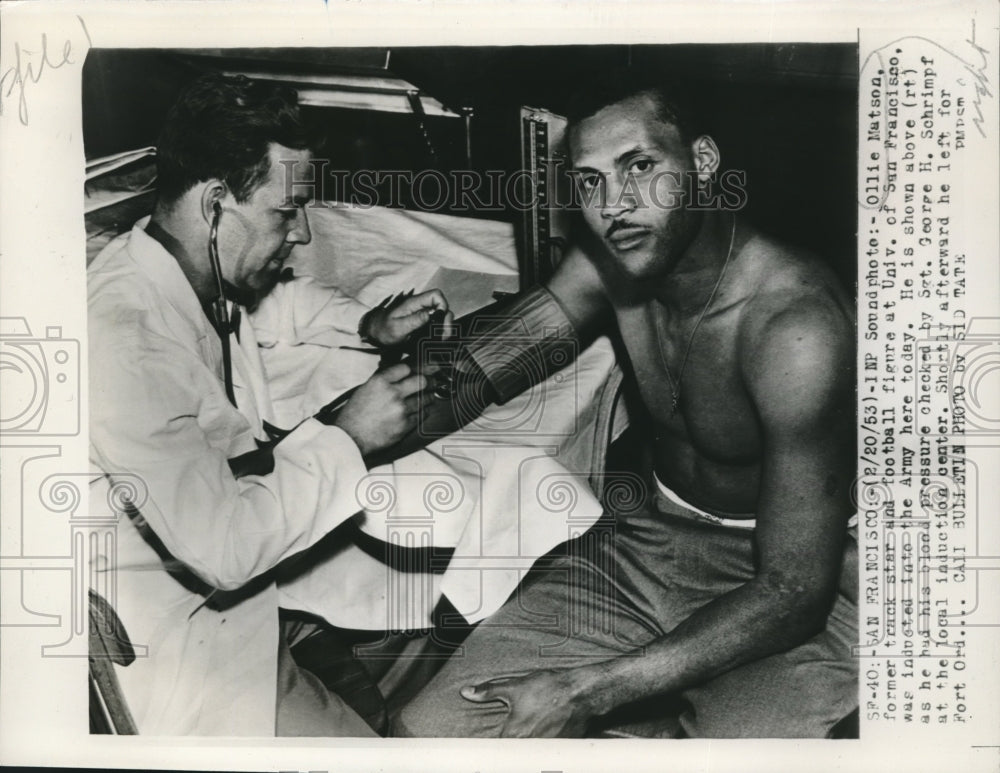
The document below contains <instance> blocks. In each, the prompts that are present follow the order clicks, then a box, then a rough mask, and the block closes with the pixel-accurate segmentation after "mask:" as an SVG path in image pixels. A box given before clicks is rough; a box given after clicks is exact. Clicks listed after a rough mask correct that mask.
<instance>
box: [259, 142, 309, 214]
mask: <svg viewBox="0 0 1000 773" xmlns="http://www.w3.org/2000/svg"><path fill="white" fill-rule="evenodd" d="M268 155H269V157H270V159H271V170H270V172H269V174H268V178H267V181H266V183H265V185H264V186H262V187H264V188H267V189H268V192H269V193H271V194H273V195H277V196H280V197H281V198H283V199H287V200H288V201H292V200H293V199H294V200H295V201H297V202H300V203H304V202H307V201H309V200H310V199H311V198H312V196H313V194H314V192H315V190H316V188H317V185H318V183H317V182H316V176H315V175H316V171H317V170H316V169H315V168H314V165H313V163H312V159H313V155H312V152H311V151H309V150H298V149H295V148H286V147H284V146H283V145H278V144H276V143H271V146H270V149H269V152H268Z"/></svg>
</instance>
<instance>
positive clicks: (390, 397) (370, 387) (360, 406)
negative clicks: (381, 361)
mask: <svg viewBox="0 0 1000 773" xmlns="http://www.w3.org/2000/svg"><path fill="white" fill-rule="evenodd" d="M426 388H427V378H426V377H425V376H422V375H420V374H416V373H413V372H412V371H411V370H410V366H409V365H406V364H403V363H401V364H399V365H393V366H392V367H391V368H386V369H385V370H380V371H379V372H378V373H376V374H375V375H374V376H372V377H371V378H370V379H368V381H366V382H365V383H364V384H362V385H361V386H359V387H358V388H357V389H356V390H355V392H354V394H352V395H351V398H350V399H349V400H348V401H347V403H346V404H345V405H344V407H343V408H341V409H340V413H339V414H337V419H336V421H335V422H334V424H335V426H337V427H340V428H341V429H342V430H344V432H346V433H347V434H348V435H350V436H351V438H352V439H353V440H354V442H355V443H357V446H358V448H359V449H360V450H361V453H362V455H368V454H370V453H372V452H374V451H379V450H381V449H383V448H386V447H388V446H391V445H392V444H393V443H397V442H399V440H401V439H402V438H403V437H404V436H405V435H406V434H407V433H408V432H409V431H410V430H412V429H413V428H414V427H415V426H416V424H417V418H418V415H419V413H420V410H421V397H420V396H419V395H418V394H417V393H418V392H420V391H422V390H424V389H426ZM429 402H430V398H429V397H428V398H426V400H425V401H424V404H425V405H427V404H429Z"/></svg>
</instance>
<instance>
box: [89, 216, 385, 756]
mask: <svg viewBox="0 0 1000 773" xmlns="http://www.w3.org/2000/svg"><path fill="white" fill-rule="evenodd" d="M144 225H145V223H141V224H140V225H137V226H136V227H135V228H134V229H133V230H132V232H131V233H130V234H127V235H123V236H122V237H119V238H118V239H116V240H115V241H114V242H112V243H111V244H109V245H108V246H107V247H106V248H105V249H104V251H102V253H101V254H100V255H99V256H98V257H97V258H96V259H95V261H94V262H93V264H92V265H91V266H90V268H89V270H88V291H89V347H90V356H89V372H90V450H91V460H92V463H93V464H95V465H96V467H97V468H98V469H99V470H100V471H102V472H104V473H106V474H108V475H110V477H111V479H112V480H114V477H115V473H130V474H132V475H135V476H138V477H139V478H140V479H141V481H142V482H143V484H144V488H145V491H140V492H139V494H138V495H137V499H138V501H137V503H136V504H137V505H138V507H139V510H140V512H141V516H142V517H141V518H140V519H136V520H130V519H129V518H127V517H122V518H121V520H120V523H119V527H118V530H117V535H118V536H117V548H116V549H114V550H112V549H111V548H110V547H107V548H106V549H103V551H102V555H99V556H98V557H97V559H96V560H95V562H94V569H95V570H97V571H109V570H115V571H116V581H115V583H114V585H115V586H116V594H115V596H116V597H115V598H114V600H113V604H114V606H115V608H116V609H117V611H118V614H119V616H120V617H121V619H122V622H123V623H124V625H125V628H126V630H127V632H128V634H129V637H130V638H131V640H132V642H133V644H135V645H138V646H140V647H141V646H145V647H147V648H148V651H147V656H146V657H141V658H139V659H137V660H136V661H135V662H134V663H133V664H132V665H130V666H128V667H126V668H118V669H117V670H118V674H119V678H120V680H121V682H122V687H123V691H124V693H125V697H126V700H127V701H128V704H129V707H130V709H131V711H132V713H133V715H134V718H135V720H136V722H137V725H138V727H139V731H140V732H141V733H144V734H156V735H177V734H199V735H203V734H211V735H259V736H265V735H273V733H274V723H275V697H276V690H277V687H276V678H277V663H276V655H277V652H278V636H279V629H278V596H277V591H276V589H275V586H274V582H273V580H272V579H271V577H270V576H269V575H268V574H267V572H268V570H270V569H271V568H273V567H274V566H275V565H276V564H278V563H279V562H280V561H282V560H283V559H284V558H286V557H288V556H290V555H292V554H294V553H297V552H299V551H301V550H304V549H306V548H308V547H309V546H311V545H313V544H314V543H315V542H317V541H318V540H319V539H320V538H321V537H323V536H324V535H325V534H327V533H328V532H329V531H330V530H331V529H332V528H333V527H335V526H336V525H337V524H339V523H341V522H342V521H344V520H345V519H346V518H348V517H350V516H351V515H352V514H354V513H355V512H356V511H357V510H358V505H357V500H356V493H355V490H356V488H357V485H358V483H359V481H360V480H361V479H362V478H363V477H364V475H365V474H366V469H365V466H364V463H363V461H362V459H361V455H360V453H359V451H358V449H357V447H356V446H355V444H354V443H353V442H352V441H351V439H350V438H349V437H348V436H347V435H346V434H345V433H344V432H342V431H341V430H340V429H337V428H335V427H327V426H324V425H323V424H321V423H319V422H318V421H316V420H314V419H310V420H308V421H306V422H304V423H303V424H301V425H300V426H299V427H298V428H296V429H295V431H294V432H292V433H291V434H290V435H289V436H288V437H287V438H286V439H285V440H284V441H283V442H282V443H281V444H279V445H278V446H277V448H276V450H275V454H274V460H275V465H274V472H273V473H271V474H269V475H266V476H253V475H251V476H247V477H244V478H241V479H240V480H236V479H235V478H234V477H233V476H232V474H231V472H230V470H229V467H228V464H227V459H228V458H231V457H233V456H237V455H239V454H242V453H244V452H246V451H250V450H253V449H254V448H255V441H254V439H255V438H264V437H265V435H264V433H263V429H262V421H263V420H269V419H270V415H271V407H270V399H269V396H268V391H267V387H266V384H265V380H264V373H263V367H262V365H261V361H260V356H259V353H258V351H257V344H256V340H255V337H254V333H253V330H252V328H251V326H250V325H249V323H247V322H246V318H245V316H244V323H243V324H242V326H241V329H240V341H239V343H238V342H237V340H236V337H235V336H233V337H231V341H232V360H233V371H234V382H235V392H236V397H237V402H238V404H239V410H237V409H236V408H234V407H233V406H232V405H231V404H230V402H229V401H228V399H227V397H226V393H225V389H224V385H223V381H222V348H221V344H220V341H219V337H218V335H217V334H216V332H215V331H214V329H213V328H212V327H211V325H210V323H209V321H208V319H207V317H206V316H205V314H204V312H203V310H202V308H201V306H200V304H199V302H198V299H197V297H196V296H195V294H194V292H193V290H192V288H191V286H190V285H189V283H188V282H187V279H186V278H185V276H184V274H183V273H182V271H181V270H180V267H179V266H178V265H177V263H176V261H175V260H174V259H173V257H171V255H170V254H169V253H167V252H166V250H164V249H163V247H162V246H161V245H160V244H159V243H158V242H156V241H155V240H153V239H152V238H151V237H149V236H148V235H147V234H146V233H145V231H144V230H143V228H142V226H144ZM93 495H96V496H102V495H103V494H102V492H93V493H92V496H93ZM143 522H144V523H145V524H146V525H147V526H146V527H143ZM149 532H152V534H154V535H155V539H153V538H151V537H150V536H149ZM144 534H145V536H144ZM157 541H158V542H159V543H162V544H161V545H159V546H157V545H156V544H155V543H156V542H157ZM112 547H113V546H112Z"/></svg>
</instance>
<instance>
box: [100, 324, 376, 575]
mask: <svg viewBox="0 0 1000 773" xmlns="http://www.w3.org/2000/svg"><path fill="white" fill-rule="evenodd" d="M89 367H90V384H91V391H90V406H91V410H90V422H91V423H90V436H91V454H92V457H93V460H94V461H95V462H96V463H97V464H98V466H99V467H100V468H101V469H103V470H104V471H105V472H107V473H109V474H110V475H111V477H112V478H114V474H115V473H116V472H122V473H130V474H132V475H136V476H139V478H140V479H141V480H142V481H143V482H144V484H145V486H146V489H147V491H148V495H147V499H146V501H145V503H144V504H143V505H142V506H141V508H140V512H141V515H142V517H143V518H144V519H145V520H146V522H147V523H148V524H149V526H150V527H151V528H152V530H153V532H154V533H155V534H156V536H157V537H158V538H159V540H160V541H161V542H162V543H163V545H164V547H165V548H166V549H167V550H168V551H169V552H170V554H171V555H172V557H173V558H174V559H176V560H178V561H180V562H182V563H183V564H184V565H186V566H187V567H188V568H189V569H190V570H191V571H193V572H194V573H195V574H196V575H197V576H198V577H200V578H201V579H202V580H204V581H205V582H207V583H208V584H210V585H211V586H213V587H215V588H219V589H223V590H231V589H235V588H238V587H240V586H241V585H243V584H245V583H246V582H248V581H249V580H250V579H252V578H253V577H255V576H257V575H259V574H261V573H262V572H265V571H267V570H268V569H271V568H272V567H274V566H275V565H276V564H277V563H279V562H280V561H281V560H282V559H284V558H286V557H288V556H290V555H292V554H294V553H296V552H299V551H301V550H304V549H306V548H308V547H309V546H311V545H312V544H314V543H315V542H316V541H318V540H319V539H320V538H322V537H323V536H324V535H325V534H327V533H328V532H329V531H330V530H331V529H333V528H334V527H335V526H337V525H338V524H339V523H341V522H342V521H344V520H345V519H347V518H349V517H350V516H351V515H353V514H354V513H356V512H357V511H358V510H359V507H358V503H357V497H356V493H355V492H356V489H357V486H358V483H359V482H360V480H361V478H362V477H363V476H364V475H365V474H366V473H367V470H366V468H365V465H364V462H363V461H362V458H361V454H360V452H359V450H358V448H357V446H356V445H355V444H354V442H353V441H352V440H351V439H350V437H349V436H348V435H347V434H346V433H344V432H343V431H341V430H340V429H338V428H335V427H328V426H325V425H323V424H321V423H320V422H318V421H316V420H315V419H310V420H308V421H306V422H304V423H303V424H302V425H300V426H299V427H298V428H297V429H295V430H294V431H293V432H292V433H291V434H290V435H289V436H288V437H286V438H285V439H284V440H283V441H282V442H281V443H280V444H279V445H278V446H277V447H276V448H275V452H274V471H273V472H272V473H270V474H268V475H260V476H256V475H253V476H247V477H244V478H240V479H239V480H237V479H236V478H234V477H233V475H232V472H231V471H230V469H229V465H228V462H227V451H228V450H229V449H226V448H223V447H220V445H222V444H223V443H225V442H226V439H227V438H230V439H231V438H234V437H239V436H240V435H241V434H245V432H246V431H247V430H248V426H247V424H246V420H245V419H244V418H243V416H242V415H241V414H240V413H239V412H238V411H236V409H235V408H233V407H232V406H230V405H229V404H228V402H226V401H225V396H224V393H223V392H222V391H221V390H220V387H219V384H218V378H217V377H216V376H215V374H214V373H212V371H211V370H210V369H209V368H208V367H207V366H206V365H205V363H204V362H202V361H201V359H200V358H199V356H198V355H197V354H196V353H195V352H192V351H189V350H188V349H186V348H185V347H184V346H182V345H181V344H179V343H178V342H176V341H174V340H172V339H170V338H169V337H167V336H164V335H160V334H158V333H156V332H153V331H151V330H150V329H149V328H148V327H146V326H143V325H142V323H141V320H136V319H131V320H122V319H120V318H119V319H117V320H101V319H100V318H98V319H96V320H95V318H94V317H92V318H91V331H90V362H89ZM241 422H242V424H241ZM243 450H246V449H243ZM233 455H235V454H233Z"/></svg>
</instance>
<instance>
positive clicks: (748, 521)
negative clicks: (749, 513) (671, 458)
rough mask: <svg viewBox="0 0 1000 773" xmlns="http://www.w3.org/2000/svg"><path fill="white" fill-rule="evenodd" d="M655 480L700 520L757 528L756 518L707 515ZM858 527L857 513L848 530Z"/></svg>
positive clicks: (730, 525)
mask: <svg viewBox="0 0 1000 773" xmlns="http://www.w3.org/2000/svg"><path fill="white" fill-rule="evenodd" d="M653 480H655V481H656V487H657V488H658V489H659V490H660V493H661V494H662V495H663V496H664V497H666V498H667V499H669V500H670V501H671V502H673V503H674V504H675V505H680V506H681V507H683V508H685V509H686V510H690V511H691V512H692V514H693V515H697V516H698V517H699V518H703V519H704V520H706V521H709V522H710V523H714V524H718V525H719V526H729V527H731V528H735V529H754V528H756V527H757V519H756V518H720V517H719V516H717V515H712V514H711V513H706V512H705V511H704V510H702V509H701V508H700V507H695V506H694V505H692V504H691V503H690V502H685V501H684V500H683V499H681V498H680V497H679V496H678V495H677V494H676V493H675V492H674V490H673V489H672V488H670V487H669V486H667V485H666V484H665V483H664V482H663V481H662V480H660V478H659V476H658V475H656V474H655V473H654V474H653ZM857 525H858V514H857V513H855V514H854V515H852V516H851V518H850V520H848V522H847V528H848V529H853V528H854V527H855V526H857Z"/></svg>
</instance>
